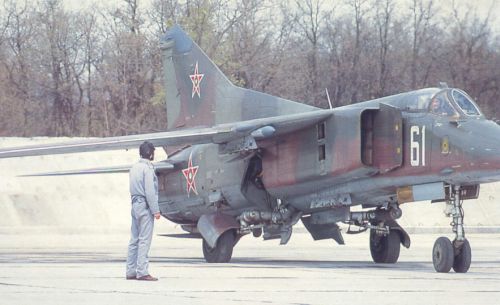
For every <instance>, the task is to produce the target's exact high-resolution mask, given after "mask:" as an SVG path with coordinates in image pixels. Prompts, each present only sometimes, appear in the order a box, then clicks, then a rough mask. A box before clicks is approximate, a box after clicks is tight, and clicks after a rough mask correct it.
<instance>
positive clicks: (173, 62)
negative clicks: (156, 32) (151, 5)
mask: <svg viewBox="0 0 500 305" xmlns="http://www.w3.org/2000/svg"><path fill="white" fill-rule="evenodd" d="M161 49H162V51H163V70H164V73H165V77H164V79H165V91H166V103H167V119H168V129H178V128H187V127H198V126H213V125H216V124H221V123H230V122H237V121H244V120H250V119H256V118H263V117H272V116H278V115H283V114H293V113H300V112H306V111H311V110H315V109H317V108H315V107H313V106H309V105H305V104H301V103H295V102H292V101H289V100H285V99H281V98H278V97H274V96H271V95H268V94H265V93H261V92H257V91H253V90H248V89H244V88H239V87H236V86H234V85H233V84H232V83H231V82H230V81H229V79H228V78H227V77H226V76H225V75H224V74H223V73H222V72H221V71H220V70H219V68H218V67H217V66H216V65H215V64H214V63H213V62H212V61H211V60H210V58H208V56H207V55H206V54H205V53H204V52H203V51H202V50H201V49H200V48H199V47H198V45H196V43H195V42H194V41H193V40H192V39H191V38H190V37H189V36H187V34H186V33H185V32H184V31H183V30H182V29H181V28H180V27H179V26H177V25H176V26H174V27H172V28H171V29H170V30H169V31H168V33H166V34H165V36H164V37H163V38H162V41H161Z"/></svg>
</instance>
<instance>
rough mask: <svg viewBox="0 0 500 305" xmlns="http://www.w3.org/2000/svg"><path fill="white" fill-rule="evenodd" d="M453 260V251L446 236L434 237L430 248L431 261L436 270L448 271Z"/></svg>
mask: <svg viewBox="0 0 500 305" xmlns="http://www.w3.org/2000/svg"><path fill="white" fill-rule="evenodd" d="M453 261H454V251H453V245H452V244H451V241H450V240H449V239H448V238H447V237H440V238H438V239H436V242H435V243H434V248H433V249H432V263H433V264H434V269H435V270H436V271H437V272H443V273H447V272H450V269H451V267H452V266H453Z"/></svg>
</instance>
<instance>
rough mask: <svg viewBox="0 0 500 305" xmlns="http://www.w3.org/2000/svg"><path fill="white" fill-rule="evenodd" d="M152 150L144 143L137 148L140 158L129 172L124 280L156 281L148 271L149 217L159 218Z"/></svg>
mask: <svg viewBox="0 0 500 305" xmlns="http://www.w3.org/2000/svg"><path fill="white" fill-rule="evenodd" d="M154 153H155V147H154V145H153V144H151V143H149V142H147V141H146V142H144V143H142V144H141V146H140V147H139V154H140V156H141V159H140V160H139V162H137V163H136V164H134V166H132V168H131V169H130V195H131V197H132V236H131V238H130V243H129V245H128V256H127V273H126V277H127V280H135V279H137V280H141V281H157V280H158V279H157V278H155V277H152V276H151V275H150V274H149V272H148V264H149V261H148V252H149V248H150V246H151V239H152V237H153V224H154V220H153V217H154V218H156V219H160V209H159V207H158V178H157V177H156V173H155V169H154V166H153V163H151V161H153V159H154Z"/></svg>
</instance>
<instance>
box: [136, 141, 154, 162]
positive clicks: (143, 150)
mask: <svg viewBox="0 0 500 305" xmlns="http://www.w3.org/2000/svg"><path fill="white" fill-rule="evenodd" d="M154 151H155V146H154V145H153V144H152V143H150V142H148V141H144V143H142V144H141V146H140V147H139V155H140V156H141V158H144V159H148V160H153V153H154Z"/></svg>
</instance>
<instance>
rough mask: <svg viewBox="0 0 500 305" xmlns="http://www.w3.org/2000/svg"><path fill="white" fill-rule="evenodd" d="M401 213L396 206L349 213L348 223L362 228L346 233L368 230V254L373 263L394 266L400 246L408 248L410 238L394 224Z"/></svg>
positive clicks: (391, 205)
mask: <svg viewBox="0 0 500 305" xmlns="http://www.w3.org/2000/svg"><path fill="white" fill-rule="evenodd" d="M401 215H402V211H401V209H400V208H399V206H397V204H390V205H389V206H388V207H387V208H386V209H380V208H379V209H375V210H371V211H366V212H351V214H350V219H349V221H348V223H349V224H350V225H351V224H352V225H356V226H359V227H360V228H362V229H361V230H359V231H350V230H349V231H347V233H351V234H355V233H360V232H364V231H366V230H368V229H370V253H371V255H372V258H373V261H374V262H375V263H384V264H394V263H396V262H397V261H398V258H399V252H400V249H401V245H403V246H404V247H406V248H409V247H410V243H411V241H410V237H409V236H408V233H406V231H405V230H403V228H401V226H400V225H399V224H398V223H397V222H396V219H398V218H400V217H401Z"/></svg>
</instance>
